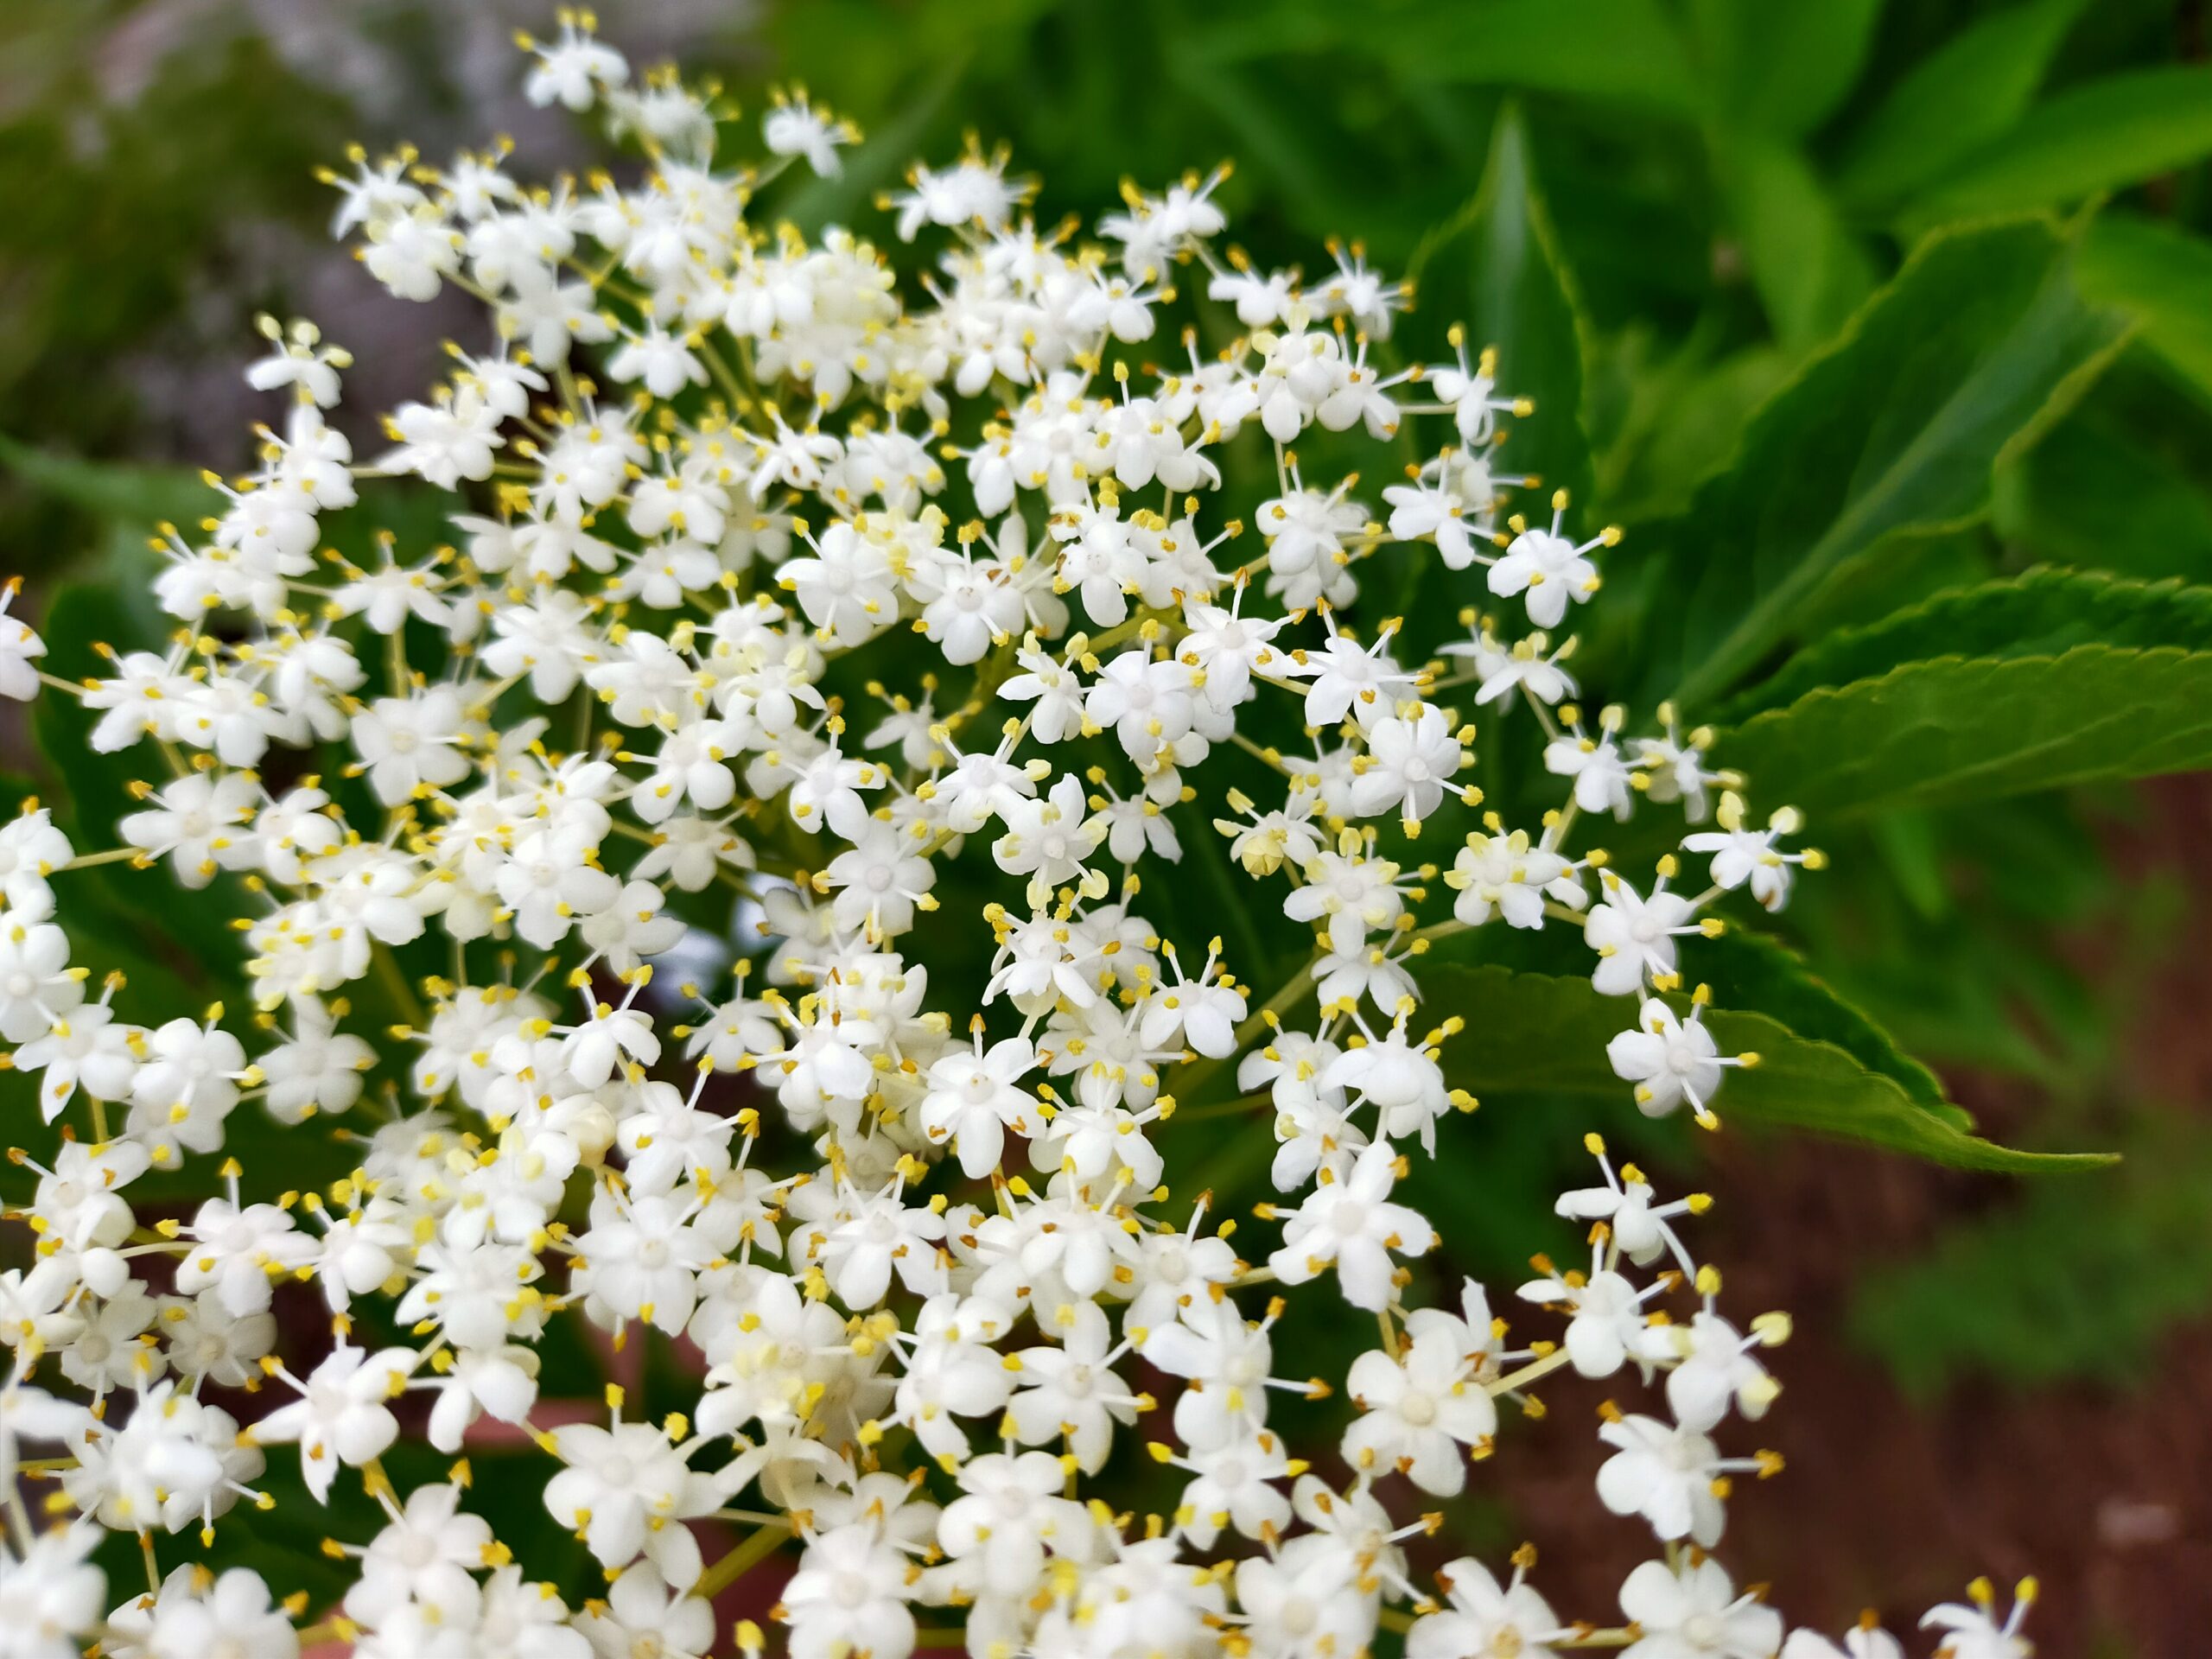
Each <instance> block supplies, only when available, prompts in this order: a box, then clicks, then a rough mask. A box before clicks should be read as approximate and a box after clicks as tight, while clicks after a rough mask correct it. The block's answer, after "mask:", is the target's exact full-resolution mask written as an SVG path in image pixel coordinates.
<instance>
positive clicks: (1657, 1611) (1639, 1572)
mask: <svg viewBox="0 0 2212 1659" xmlns="http://www.w3.org/2000/svg"><path fill="white" fill-rule="evenodd" d="M1621 1612H1622V1613H1623V1614H1624V1616H1625V1617H1626V1618H1629V1619H1630V1620H1631V1621H1632V1622H1633V1623H1634V1624H1637V1626H1639V1627H1640V1628H1641V1630H1642V1631H1643V1635H1642V1636H1641V1637H1639V1638H1638V1639H1637V1641H1636V1642H1635V1643H1632V1644H1630V1646H1629V1647H1627V1648H1626V1649H1623V1655H1622V1659H1773V1655H1774V1652H1775V1650H1776V1649H1777V1648H1779V1647H1780V1646H1781V1645H1782V1615H1781V1614H1779V1613H1777V1612H1776V1611H1774V1610H1773V1609H1772V1608H1770V1607H1764V1606H1762V1605H1759V1602H1758V1599H1757V1598H1756V1597H1754V1596H1748V1595H1745V1596H1738V1594H1737V1593H1736V1590H1735V1586H1734V1585H1733V1584H1732V1583H1731V1582H1730V1580H1729V1578H1728V1573H1727V1571H1726V1569H1725V1568H1724V1567H1722V1566H1721V1565H1720V1563H1719V1562H1718V1561H1715V1560H1701V1561H1699V1562H1697V1563H1695V1564H1694V1565H1691V1564H1688V1563H1685V1564H1684V1565H1683V1567H1681V1570H1680V1571H1679V1572H1677V1571H1675V1570H1674V1569H1671V1568H1669V1567H1668V1565H1667V1564H1666V1563H1665V1562H1664V1561H1646V1562H1644V1563H1643V1565H1642V1566H1641V1567H1637V1569H1636V1570H1635V1571H1634V1572H1632V1573H1630V1574H1629V1575H1628V1579H1627V1580H1626V1581H1625V1582H1624V1584H1623V1585H1622V1586H1621Z"/></svg>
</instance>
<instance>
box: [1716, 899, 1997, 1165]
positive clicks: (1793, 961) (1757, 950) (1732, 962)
mask: <svg viewBox="0 0 2212 1659" xmlns="http://www.w3.org/2000/svg"><path fill="white" fill-rule="evenodd" d="M1697 976H1698V978H1699V979H1700V981H1701V982H1704V983H1705V984H1707V985H1709V986H1711V987H1712V988H1713V1001H1714V1002H1715V1003H1716V1004H1718V1005H1719V1007H1722V1008H1728V1009H1742V1010H1744V1011H1745V1012H1748V1013H1751V1014H1765V1015H1767V1016H1768V1017H1769V1018H1770V1019H1773V1020H1777V1022H1779V1023H1780V1024H1782V1025H1784V1026H1787V1027H1789V1029H1790V1030H1791V1031H1793V1032H1795V1033H1797V1034H1798V1035H1799V1036H1800V1037H1806V1038H1811V1039H1815V1040H1818V1041H1820V1042H1824V1043H1833V1044H1834V1045H1835V1046H1836V1047H1838V1048H1840V1049H1842V1050H1843V1051H1844V1052H1846V1053H1847V1054H1849V1055H1850V1056H1851V1057H1852V1058H1853V1059H1855V1060H1857V1061H1858V1062H1859V1065H1863V1066H1865V1067H1866V1069H1867V1070H1868V1071H1875V1072H1879V1073H1880V1074H1881V1075H1882V1076H1884V1077H1887V1078H1889V1079H1890V1080H1891V1082H1892V1083H1894V1084H1897V1087H1898V1088H1900V1089H1902V1090H1904V1093H1905V1096H1906V1098H1907V1099H1909V1100H1910V1101H1911V1102H1912V1103H1913V1104H1915V1105H1916V1106H1918V1107H1920V1108H1921V1109H1923V1110H1924V1111H1930V1112H1934V1113H1935V1114H1936V1116H1939V1117H1943V1118H1946V1119H1948V1120H1949V1121H1950V1122H1953V1123H1954V1124H1955V1125H1956V1126H1957V1127H1958V1128H1962V1129H1963V1128H1972V1127H1973V1122H1972V1120H1971V1119H1969V1118H1968V1117H1967V1115H1966V1113H1965V1112H1964V1111H1962V1110H1961V1109H1959V1108H1958V1107H1956V1106H1954V1105H1952V1104H1951V1103H1949V1102H1948V1101H1947V1100H1945V1099H1944V1097H1943V1085H1942V1082H1941V1081H1940V1080H1939V1079H1938V1078H1937V1077H1936V1074H1935V1073H1934V1072H1933V1071H1929V1069H1928V1068H1927V1067H1926V1066H1924V1065H1922V1064H1921V1063H1920V1062H1919V1061H1918V1060H1916V1059H1914V1058H1912V1057H1911V1056H1910V1054H1907V1053H1906V1052H1904V1050H1903V1049H1902V1048H1900V1047H1898V1046H1897V1039H1895V1038H1894V1037H1892V1036H1891V1035H1890V1033H1888V1032H1886V1031H1885V1030H1883V1029H1882V1027H1879V1026H1878V1025H1877V1024H1875V1023H1874V1021H1873V1020H1872V1018H1870V1017H1869V1016H1868V1015H1867V1014H1866V1012H1865V1011H1864V1010H1863V1009H1860V1008H1859V1007H1856V1006H1855V1005H1853V1003H1850V1002H1848V1001H1845V1000H1844V998H1843V997H1842V996H1840V995H1838V994H1837V993H1836V992H1835V991H1834V990H1833V989H1832V988H1830V987H1829V986H1828V984H1827V982H1826V981H1825V980H1823V979H1821V977H1820V976H1819V975H1817V974H1815V973H1814V972H1813V970H1812V969H1811V968H1810V967H1808V965H1807V964H1806V962H1805V959H1804V957H1801V956H1799V955H1798V954H1797V953H1796V951H1795V950H1791V949H1790V948H1789V946H1788V945H1786V944H1783V943H1782V941H1781V940H1779V939H1777V938H1772V937H1771V936H1770V935H1768V934H1764V933H1754V932H1751V931H1749V930H1747V929H1744V928H1738V927H1731V928H1730V929H1729V930H1728V931H1726V933H1723V934H1722V935H1721V936H1720V937H1719V938H1717V939H1712V940H1708V941H1707V943H1705V944H1701V945H1700V946H1698V947H1697Z"/></svg>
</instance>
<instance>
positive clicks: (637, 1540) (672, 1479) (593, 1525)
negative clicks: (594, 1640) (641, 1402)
mask: <svg viewBox="0 0 2212 1659" xmlns="http://www.w3.org/2000/svg"><path fill="white" fill-rule="evenodd" d="M553 1449H554V1455H555V1456H556V1457H558V1458H559V1459H561V1461H562V1462H563V1463H564V1464H566V1465H568V1466H567V1467H566V1468H565V1469H563V1470H562V1471H561V1472H560V1473H558V1474H556V1475H555V1476H554V1477H553V1478H552V1479H551V1480H550V1481H549V1482H547V1483H546V1486H545V1507H546V1510H548V1512H550V1514H551V1515H552V1516H553V1518H554V1519H555V1520H556V1521H558V1522H560V1523H561V1524H562V1525H563V1526H564V1527H569V1528H571V1529H574V1530H575V1531H577V1532H580V1533H582V1535H583V1537H584V1542H585V1544H586V1546H587V1547H588V1548H589V1549H590V1551H591V1553H592V1555H593V1557H594V1559H595V1560H598V1562H599V1564H600V1565H601V1566H602V1567H607V1568H609V1569H613V1568H616V1567H628V1566H629V1565H630V1564H631V1563H632V1561H635V1560H638V1558H639V1555H640V1554H643V1555H644V1556H645V1559H646V1560H648V1561H650V1562H651V1564H652V1569H658V1577H659V1578H660V1579H661V1580H663V1581H664V1582H665V1583H666V1584H668V1585H669V1586H672V1587H675V1588H677V1589H679V1590H688V1589H690V1587H691V1586H692V1585H694V1584H696V1583H697V1582H698V1579H699V1573H700V1571H701V1567H702V1564H701V1561H700V1557H699V1545H698V1541H697V1540H696V1539H695V1538H693V1537H692V1535H691V1532H690V1529H689V1528H688V1527H684V1526H683V1525H681V1524H677V1523H680V1522H683V1521H685V1520H688V1519H690V1518H692V1517H694V1516H701V1515H705V1514H707V1513H709V1511H711V1510H714V1509H715V1507H716V1505H717V1504H718V1503H719V1502H720V1498H719V1496H718V1494H717V1493H716V1491H715V1485H714V1483H713V1481H711V1480H710V1479H709V1478H708V1477H706V1476H705V1475H702V1474H701V1473H699V1472H698V1471H696V1470H694V1469H692V1468H691V1467H690V1465H687V1464H686V1463H685V1462H684V1458H685V1455H686V1452H687V1451H688V1449H689V1448H688V1447H685V1446H673V1445H671V1444H670V1442H669V1439H668V1436H667V1435H666V1434H664V1433H662V1431H661V1430H660V1429H659V1428H658V1427H656V1426H655V1425H653V1424H652V1423H624V1422H618V1423H616V1424H614V1425H613V1427H611V1428H600V1427H595V1426H594V1425H592V1424H589V1423H570V1424H568V1425H566V1426H565V1427H561V1428H556V1429H555V1430H554V1431H553ZM617 1611H618V1612H619V1611H620V1609H619V1607H618V1610H617Z"/></svg>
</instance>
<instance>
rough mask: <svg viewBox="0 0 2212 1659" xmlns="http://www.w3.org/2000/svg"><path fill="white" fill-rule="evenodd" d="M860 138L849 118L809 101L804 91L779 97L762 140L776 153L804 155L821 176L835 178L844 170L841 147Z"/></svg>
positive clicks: (763, 126)
mask: <svg viewBox="0 0 2212 1659" xmlns="http://www.w3.org/2000/svg"><path fill="white" fill-rule="evenodd" d="M857 137H859V135H858V133H856V132H855V130H854V129H853V125H852V124H851V123H850V122H849V121H837V120H835V119H833V118H831V116H830V114H829V111H827V110H825V109H822V108H820V107H818V106H817V105H812V104H810V103H808V102H807V98H806V94H805V93H804V92H795V93H793V94H791V96H789V97H788V98H785V97H781V96H779V97H778V98H777V99H775V100H774V101H773V102H772V104H771V105H770V106H769V110H768V113H767V115H766V117H764V118H762V120H761V123H760V140H761V142H762V143H764V144H766V146H767V148H768V153H769V154H770V155H772V156H801V157H804V160H805V162H806V164H807V165H808V166H809V167H810V168H813V169H814V171H815V173H816V175H817V176H818V177H821V178H825V179H833V178H836V176H837V175H838V174H839V173H840V172H841V171H842V162H840V161H839V160H838V158H837V146H838V145H840V144H849V143H853V142H854V141H855V139H856V138H857Z"/></svg>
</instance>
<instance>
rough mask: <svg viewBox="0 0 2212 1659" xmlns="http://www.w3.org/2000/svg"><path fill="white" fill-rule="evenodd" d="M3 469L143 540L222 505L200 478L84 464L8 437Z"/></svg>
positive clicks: (0, 444) (2, 443)
mask: <svg viewBox="0 0 2212 1659" xmlns="http://www.w3.org/2000/svg"><path fill="white" fill-rule="evenodd" d="M0 467H6V468H7V469H8V471H9V472H10V473H11V474H14V475H15V476H16V478H19V479H21V480H22V481H23V482H24V483H25V484H27V485H29V486H30V487H31V488H33V489H35V490H38V491H41V492H42V493H45V494H48V495H50V496H53V497H54V498H55V499H57V500H61V501H66V502H67V503H68V504H69V505H71V506H73V507H76V508H78V509H79V510H80V511H82V512H88V513H90V514H92V516H93V517H95V518H105V519H109V520H113V521H117V522H119V523H123V524H129V525H130V526H131V527H132V528H133V529H135V530H137V531H138V532H139V533H140V534H141V535H146V534H150V533H151V532H152V531H153V529H154V526H155V525H156V524H160V523H162V521H163V520H168V521H169V522H172V523H175V524H186V525H191V524H198V523H199V522H200V519H201V518H205V517H206V516H207V514H208V513H209V512H213V510H214V508H215V506H216V505H218V502H219V498H218V497H217V495H216V494H215V492H214V491H213V489H211V488H209V487H208V486H207V481H206V480H204V479H202V478H201V477H200V474H197V473H194V472H188V471H187V470H186V469H184V468H183V467H132V466H127V465H124V463H122V462H119V461H83V460H79V458H78V457H76V456H74V455H58V454H53V453H52V452H50V451H48V450H44V449H34V448H31V447H30V446H29V444H25V443H19V442H16V440H15V439H13V438H10V437H6V436H0Z"/></svg>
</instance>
